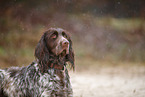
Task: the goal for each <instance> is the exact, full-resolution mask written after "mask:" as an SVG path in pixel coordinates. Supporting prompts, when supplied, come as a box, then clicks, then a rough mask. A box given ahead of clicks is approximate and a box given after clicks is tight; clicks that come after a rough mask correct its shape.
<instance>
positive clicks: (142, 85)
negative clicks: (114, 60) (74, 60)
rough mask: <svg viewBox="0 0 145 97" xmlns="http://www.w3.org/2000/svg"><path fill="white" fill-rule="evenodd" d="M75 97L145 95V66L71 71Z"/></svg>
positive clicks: (143, 96) (129, 96)
mask: <svg viewBox="0 0 145 97" xmlns="http://www.w3.org/2000/svg"><path fill="white" fill-rule="evenodd" d="M70 75H71V83H72V86H73V91H74V97H145V67H141V66H140V67H137V66H135V67H131V68H130V67H115V68H113V67H107V68H101V70H100V71H99V72H95V70H94V69H92V70H91V69H90V70H89V71H88V72H86V71H83V72H75V73H72V72H71V73H70Z"/></svg>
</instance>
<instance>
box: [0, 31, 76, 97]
mask: <svg viewBox="0 0 145 97" xmlns="http://www.w3.org/2000/svg"><path fill="white" fill-rule="evenodd" d="M35 57H36V61H34V62H32V63H31V64H30V65H29V66H27V67H21V68H20V67H11V68H8V69H4V70H2V69H0V97H72V96H73V93H72V92H73V91H72V87H71V84H70V78H69V74H68V70H67V68H66V63H67V62H70V64H71V65H72V67H73V69H74V67H75V65H74V52H73V49H72V41H71V39H70V36H69V34H68V33H67V31H65V30H63V29H60V28H50V29H48V30H47V31H45V32H44V34H43V35H42V37H41V39H40V41H39V42H38V44H37V46H36V49H35ZM52 65H53V66H52ZM54 66H55V67H54ZM56 67H62V68H63V67H64V68H63V69H57V68H56Z"/></svg>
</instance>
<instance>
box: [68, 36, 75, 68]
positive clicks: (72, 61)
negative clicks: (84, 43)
mask: <svg viewBox="0 0 145 97" xmlns="http://www.w3.org/2000/svg"><path fill="white" fill-rule="evenodd" d="M69 43H70V45H69V54H68V55H66V61H68V62H70V63H71V68H73V70H75V60H74V51H73V48H72V41H71V39H69Z"/></svg>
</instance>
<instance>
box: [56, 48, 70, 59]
mask: <svg viewBox="0 0 145 97" xmlns="http://www.w3.org/2000/svg"><path fill="white" fill-rule="evenodd" d="M66 54H69V51H68V49H62V50H61V51H60V52H59V54H58V55H60V56H62V57H63V56H65V55H66Z"/></svg>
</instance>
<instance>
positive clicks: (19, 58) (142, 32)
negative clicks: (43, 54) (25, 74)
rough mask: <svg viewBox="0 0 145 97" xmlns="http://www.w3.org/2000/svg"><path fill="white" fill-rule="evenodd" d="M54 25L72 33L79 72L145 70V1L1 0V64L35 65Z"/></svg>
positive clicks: (143, 71) (143, 72) (2, 65)
mask: <svg viewBox="0 0 145 97" xmlns="http://www.w3.org/2000/svg"><path fill="white" fill-rule="evenodd" d="M50 27H60V28H63V29H66V30H67V31H69V32H70V33H71V35H72V40H73V48H74V51H75V60H76V62H75V63H76V72H83V74H84V73H85V72H88V71H90V72H93V74H98V73H100V72H106V68H110V67H111V69H109V70H108V69H107V70H108V71H107V73H108V72H109V73H110V74H112V73H113V74H114V73H118V72H119V73H122V72H124V70H127V71H129V70H130V69H129V68H130V67H134V66H135V68H134V69H131V70H130V71H131V72H130V73H131V74H132V72H133V73H137V74H138V73H139V74H140V73H141V74H145V67H144V66H145V1H144V0H0V67H1V68H5V67H9V66H27V65H28V64H30V63H31V62H32V61H33V60H34V59H35V57H34V50H35V46H36V45H37V43H38V41H39V39H40V37H41V35H42V34H43V32H44V31H45V30H47V29H48V28H50ZM118 67H120V68H122V69H121V70H120V69H118ZM100 68H101V69H100ZM112 68H113V69H112ZM138 68H139V69H138ZM140 68H141V69H140ZM102 69H103V71H100V70H102ZM94 71H95V72H94ZM125 74H126V73H125ZM74 78H75V76H74ZM73 81H74V82H75V80H73ZM74 87H75V86H74ZM76 88H77V85H76ZM92 89H93V88H92ZM143 89H144V90H145V88H144V87H143ZM75 93H76V92H75ZM76 95H77V93H76ZM82 95H83V93H82ZM92 95H95V94H92ZM81 97H82V96H81ZM86 97H89V96H86ZM94 97H95V96H94ZM112 97H113V96H112ZM118 97H119V96H118ZM136 97H137V96H136Z"/></svg>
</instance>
